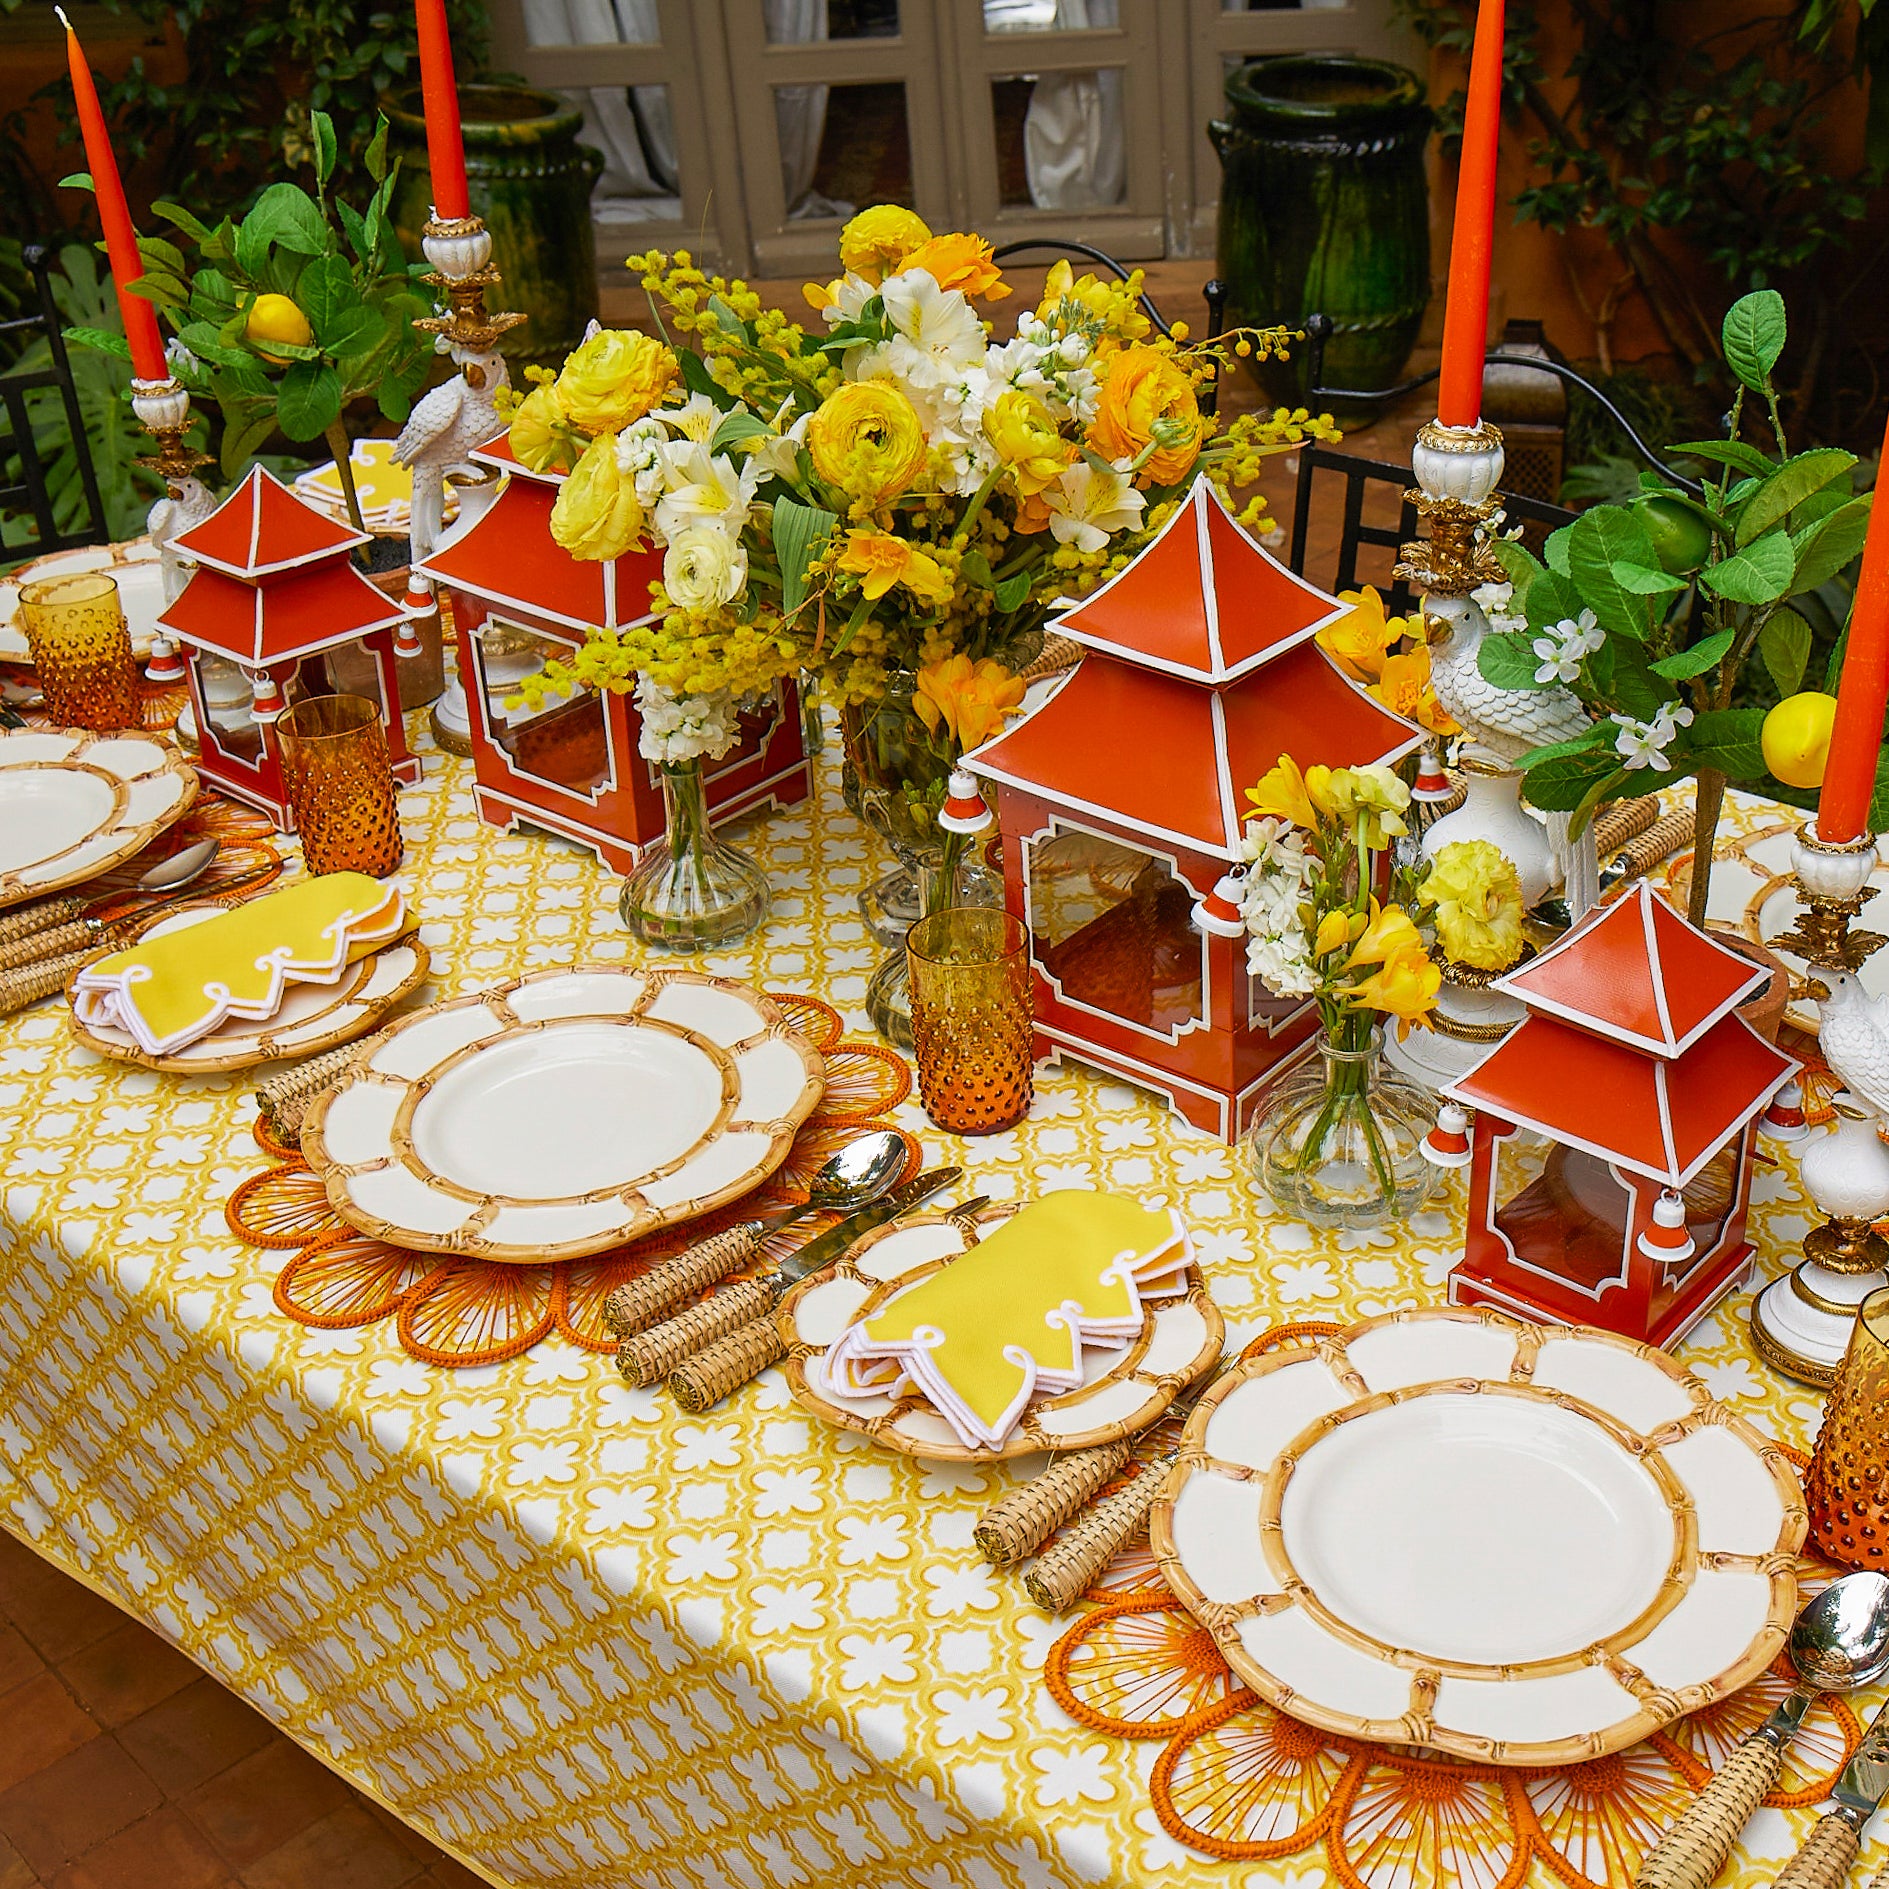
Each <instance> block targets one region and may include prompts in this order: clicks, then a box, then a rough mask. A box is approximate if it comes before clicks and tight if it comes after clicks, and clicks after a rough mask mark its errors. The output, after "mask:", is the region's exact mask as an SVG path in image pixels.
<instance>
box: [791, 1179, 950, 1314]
mask: <svg viewBox="0 0 1889 1889" xmlns="http://www.w3.org/2000/svg"><path fill="white" fill-rule="evenodd" d="M963 1173H964V1170H963V1169H962V1168H960V1167H942V1168H927V1169H926V1170H925V1171H924V1173H922V1174H920V1175H918V1176H917V1177H916V1178H914V1179H912V1180H909V1181H907V1182H906V1183H905V1185H904V1186H903V1187H895V1188H893V1190H892V1191H891V1193H889V1194H884V1195H881V1196H880V1198H879V1199H877V1200H875V1201H872V1202H870V1203H869V1204H868V1205H866V1206H864V1207H861V1208H860V1209H859V1210H858V1211H857V1212H856V1213H849V1214H848V1215H847V1216H846V1218H845V1219H844V1220H842V1221H841V1222H840V1223H839V1225H838V1226H833V1227H828V1228H827V1230H826V1231H825V1232H824V1233H821V1234H819V1235H817V1236H816V1237H815V1238H813V1239H811V1240H809V1241H808V1242H807V1243H806V1245H805V1246H801V1247H796V1248H795V1249H794V1251H793V1252H791V1253H789V1254H788V1256H787V1257H786V1259H784V1260H783V1261H782V1262H781V1264H780V1266H779V1267H778V1268H777V1269H776V1271H775V1274H774V1277H775V1279H776V1280H777V1281H778V1282H779V1283H778V1286H777V1291H780V1292H785V1291H786V1290H787V1288H788V1287H789V1286H794V1285H798V1284H799V1283H800V1281H801V1280H803V1279H806V1278H810V1277H811V1276H812V1275H813V1274H814V1273H816V1272H818V1271H819V1270H820V1268H821V1267H822V1266H830V1265H832V1263H833V1262H834V1261H835V1260H836V1259H838V1258H839V1257H840V1255H841V1254H842V1253H844V1252H845V1251H846V1249H847V1248H848V1247H849V1246H852V1245H853V1244H855V1243H856V1242H857V1241H858V1240H859V1239H860V1238H861V1237H862V1235H864V1234H867V1233H870V1232H871V1231H872V1230H873V1229H874V1228H875V1227H882V1226H884V1225H885V1223H886V1222H887V1221H888V1220H896V1219H897V1218H898V1217H899V1215H900V1214H902V1213H910V1212H911V1210H912V1209H913V1208H914V1207H916V1206H918V1205H919V1204H920V1203H921V1202H922V1201H927V1200H929V1199H930V1198H931V1197H932V1195H933V1194H940V1193H943V1192H944V1190H945V1189H946V1188H947V1187H951V1186H954V1185H955V1184H956V1183H957V1181H958V1180H959V1178H960V1177H961V1176H962V1175H963Z"/></svg>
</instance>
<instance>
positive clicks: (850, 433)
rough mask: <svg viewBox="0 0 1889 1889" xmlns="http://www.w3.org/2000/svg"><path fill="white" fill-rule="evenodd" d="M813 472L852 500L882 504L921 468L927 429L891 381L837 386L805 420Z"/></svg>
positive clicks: (902, 390) (868, 381)
mask: <svg viewBox="0 0 1889 1889" xmlns="http://www.w3.org/2000/svg"><path fill="white" fill-rule="evenodd" d="M807 450H808V451H809V452H810V453H811V454H812V455H813V466H814V470H815V471H816V472H817V473H819V475H820V477H821V478H823V479H824V480H826V482H827V483H828V484H829V485H836V486H838V487H839V488H840V489H841V490H842V491H843V492H845V493H846V494H847V495H848V496H849V497H851V498H859V499H867V500H869V501H870V502H871V503H873V504H874V505H883V504H885V503H886V501H887V500H889V499H895V498H897V497H898V495H899V494H900V493H901V492H903V491H904V490H905V489H906V487H907V486H909V485H910V484H911V483H912V481H913V480H914V479H916V478H917V477H918V475H919V474H920V473H921V472H923V471H924V469H925V428H924V425H923V423H922V422H921V421H920V419H919V417H918V409H917V408H916V407H915V406H913V405H912V403H911V400H910V399H909V397H908V396H907V395H906V393H905V390H904V389H903V388H902V387H899V386H897V385H896V384H895V383H894V382H892V381H889V380H860V381H849V382H848V383H847V384H846V385H845V386H843V387H836V388H835V389H834V390H833V392H832V393H830V394H828V395H827V397H826V398H825V400H823V401H822V402H821V403H820V406H819V408H818V410H817V411H816V412H815V413H814V414H813V415H812V417H811V418H810V419H809V420H808V421H807Z"/></svg>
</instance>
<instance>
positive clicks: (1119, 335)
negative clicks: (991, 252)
mask: <svg viewBox="0 0 1889 1889" xmlns="http://www.w3.org/2000/svg"><path fill="white" fill-rule="evenodd" d="M1141 279H1142V276H1141V271H1140V270H1139V269H1137V270H1135V271H1134V273H1133V274H1132V275H1131V276H1130V277H1129V279H1128V280H1127V281H1126V282H1121V281H1103V280H1102V279H1101V278H1100V277H1098V276H1092V275H1085V276H1078V275H1077V274H1076V272H1075V271H1074V270H1073V269H1072V268H1070V266H1069V260H1068V258H1067V257H1063V258H1062V259H1060V260H1059V261H1057V262H1056V263H1054V264H1053V265H1052V266H1051V268H1050V272H1049V275H1048V276H1047V277H1046V278H1045V280H1044V283H1043V299H1042V300H1041V301H1040V302H1039V303H1037V305H1036V312H1037V314H1038V315H1039V316H1040V317H1041V318H1042V319H1043V320H1044V321H1046V322H1049V323H1051V324H1052V325H1057V326H1062V327H1064V328H1065V329H1066V328H1067V327H1069V326H1070V325H1072V324H1071V323H1070V322H1069V321H1068V320H1067V319H1066V315H1067V311H1066V310H1065V309H1064V307H1063V304H1064V303H1069V304H1071V305H1072V307H1073V308H1074V309H1075V310H1076V311H1078V319H1080V320H1082V321H1083V323H1084V325H1088V326H1096V327H1099V328H1100V330H1101V334H1100V337H1099V338H1098V340H1097V342H1096V350H1095V351H1096V352H1097V353H1098V354H1111V353H1113V352H1115V350H1117V349H1118V348H1120V347H1122V346H1124V345H1125V344H1126V343H1128V342H1131V341H1139V340H1141V339H1142V338H1143V337H1144V336H1145V335H1147V334H1148V333H1149V332H1150V330H1151V329H1152V328H1153V327H1154V323H1153V322H1151V321H1150V320H1149V319H1148V313H1147V310H1146V309H1144V308H1143V307H1142V306H1141V299H1140V292H1141Z"/></svg>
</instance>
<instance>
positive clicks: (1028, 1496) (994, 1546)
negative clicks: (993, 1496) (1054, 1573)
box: [971, 1443, 1135, 1568]
mask: <svg viewBox="0 0 1889 1889" xmlns="http://www.w3.org/2000/svg"><path fill="white" fill-rule="evenodd" d="M1134 1453H1135V1448H1134V1445H1133V1444H1132V1443H1100V1444H1097V1445H1096V1447H1095V1448H1094V1449H1092V1450H1071V1451H1070V1452H1069V1453H1068V1454H1067V1455H1066V1456H1059V1457H1057V1459H1056V1460H1055V1461H1054V1462H1053V1463H1051V1464H1050V1466H1049V1467H1048V1468H1047V1469H1046V1470H1044V1471H1043V1473H1042V1474H1041V1475H1040V1476H1032V1477H1031V1478H1030V1480H1029V1481H1028V1482H1026V1483H1025V1484H1024V1485H1023V1487H1022V1488H1021V1489H1012V1490H1011V1492H1010V1493H1009V1494H1008V1495H1007V1496H1005V1497H1004V1499H1003V1500H1002V1501H1001V1502H993V1503H992V1504H991V1505H990V1507H989V1508H987V1509H986V1510H985V1511H984V1513H983V1514H982V1515H981V1516H980V1517H979V1518H978V1522H977V1526H976V1528H974V1529H973V1530H972V1531H971V1539H972V1540H973V1541H974V1542H976V1543H977V1548H978V1552H979V1553H980V1554H981V1555H982V1556H983V1557H984V1559H985V1560H986V1561H988V1562H989V1563H990V1564H991V1566H992V1567H994V1568H1003V1567H1008V1566H1009V1565H1010V1563H1011V1562H1013V1561H1021V1560H1022V1559H1023V1558H1024V1556H1025V1555H1032V1554H1035V1553H1036V1551H1037V1549H1039V1548H1040V1547H1042V1545H1043V1544H1044V1542H1046V1541H1047V1540H1048V1539H1049V1538H1050V1535H1051V1533H1052V1532H1053V1531H1054V1530H1056V1529H1058V1528H1060V1527H1061V1526H1062V1525H1063V1523H1064V1522H1066V1521H1068V1519H1069V1518H1070V1516H1072V1515H1073V1514H1075V1512H1076V1511H1077V1510H1078V1509H1079V1508H1081V1507H1082V1505H1083V1503H1085V1502H1086V1501H1088V1499H1089V1498H1090V1497H1091V1496H1092V1495H1094V1494H1095V1492H1096V1490H1098V1489H1099V1488H1101V1487H1102V1485H1103V1484H1104V1483H1105V1482H1107V1481H1109V1480H1110V1478H1111V1477H1113V1476H1114V1475H1116V1474H1117V1472H1118V1471H1119V1470H1120V1469H1121V1467H1122V1465H1123V1464H1124V1463H1126V1462H1127V1461H1128V1459H1129V1458H1130V1457H1131V1456H1133V1455H1134Z"/></svg>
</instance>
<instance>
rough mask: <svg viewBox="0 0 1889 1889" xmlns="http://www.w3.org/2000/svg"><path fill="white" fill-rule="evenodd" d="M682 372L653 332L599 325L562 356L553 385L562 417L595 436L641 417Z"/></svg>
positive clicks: (619, 429)
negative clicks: (594, 331)
mask: <svg viewBox="0 0 1889 1889" xmlns="http://www.w3.org/2000/svg"><path fill="white" fill-rule="evenodd" d="M681 378H682V368H681V364H680V363H679V362H678V361H677V360H676V357H675V356H674V355H673V354H671V353H670V352H669V350H668V349H667V348H666V347H664V346H663V344H662V343H661V342H660V341H658V340H656V339H655V337H654V336H652V335H646V334H639V333H638V332H637V331H636V330H635V329H633V328H599V329H598V330H597V332H596V333H595V334H594V335H592V336H591V337H590V339H589V340H588V341H586V342H584V343H583V344H582V345H581V346H580V347H578V348H575V349H573V350H572V352H571V353H570V354H568V355H566V356H565V360H564V365H563V367H562V368H560V369H559V370H558V377H557V379H556V381H555V382H553V385H554V386H555V387H556V388H557V398H558V405H559V406H560V407H562V408H563V409H564V417H565V418H566V419H567V420H569V421H570V423H571V424H572V425H573V426H575V427H580V428H582V430H583V431H584V432H586V433H589V434H591V435H592V436H593V437H594V436H595V435H597V434H600V433H620V432H621V431H622V430H623V429H624V428H625V427H626V426H628V425H629V424H630V423H631V422H632V421H633V420H640V419H641V418H642V417H643V415H644V414H646V413H648V412H649V411H650V410H651V409H652V408H653V407H657V406H659V405H661V403H662V401H663V399H664V397H665V396H666V395H667V394H668V392H669V389H670V388H671V387H673V386H675V384H676V383H677V382H678V381H679V380H680V379H681Z"/></svg>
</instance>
